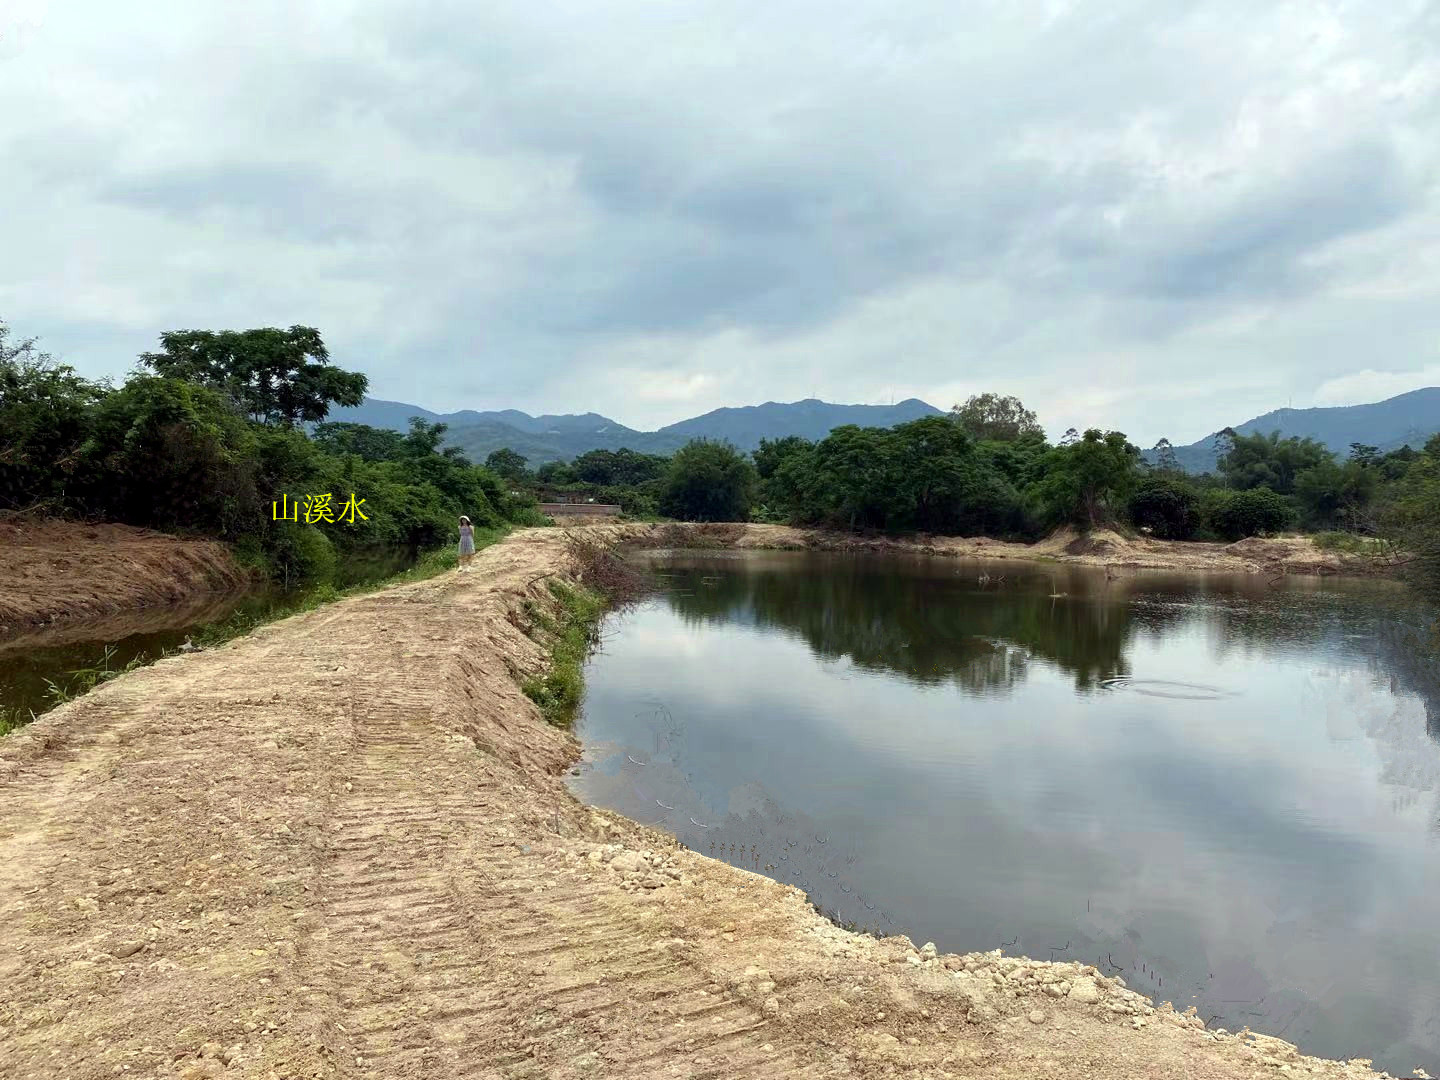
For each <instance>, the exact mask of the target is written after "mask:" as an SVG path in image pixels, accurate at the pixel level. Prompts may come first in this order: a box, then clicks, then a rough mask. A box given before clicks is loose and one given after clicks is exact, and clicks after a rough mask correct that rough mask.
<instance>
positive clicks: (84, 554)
mask: <svg viewBox="0 0 1440 1080" xmlns="http://www.w3.org/2000/svg"><path fill="white" fill-rule="evenodd" d="M248 581H249V577H248V575H247V574H246V572H245V571H244V570H242V569H241V568H240V567H239V566H238V565H236V563H235V560H234V559H233V558H232V557H231V555H230V552H229V550H227V549H226V547H225V545H223V544H220V543H216V542H214V541H210V540H182V539H180V538H178V537H174V536H167V535H166V534H165V533H158V532H151V531H150V530H148V529H135V528H131V527H130V526H128V525H88V524H85V523H83V522H68V521H53V520H42V521H32V520H29V519H20V518H16V519H10V520H0V641H3V640H6V639H8V638H10V637H12V636H19V635H21V634H23V633H25V632H26V631H27V630H33V629H35V628H36V627H42V626H64V625H66V624H74V623H81V622H89V621H92V620H101V619H104V618H106V617H109V616H115V615H119V614H122V613H129V612H136V611H140V610H142V609H153V608H157V607H162V606H166V605H175V604H193V603H196V602H198V601H201V600H202V599H203V598H204V597H206V596H207V595H213V594H215V593H221V592H229V591H234V590H236V589H239V588H243V587H244V586H245V585H246V584H247V583H248Z"/></svg>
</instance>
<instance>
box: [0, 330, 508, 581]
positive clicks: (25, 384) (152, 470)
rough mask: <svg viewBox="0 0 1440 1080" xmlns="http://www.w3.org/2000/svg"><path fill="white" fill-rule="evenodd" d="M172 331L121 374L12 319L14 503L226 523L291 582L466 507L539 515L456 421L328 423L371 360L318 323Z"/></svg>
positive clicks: (484, 516) (168, 523)
mask: <svg viewBox="0 0 1440 1080" xmlns="http://www.w3.org/2000/svg"><path fill="white" fill-rule="evenodd" d="M161 346H162V348H161V350H160V351H159V352H155V353H147V354H145V355H144V356H142V357H141V358H140V361H141V362H140V366H139V367H138V368H137V369H136V371H135V372H133V373H132V374H131V375H130V376H129V378H127V379H126V380H125V381H124V383H123V385H121V386H118V387H116V386H111V385H109V384H108V383H106V382H92V381H90V380H87V379H84V378H82V377H80V376H79V375H78V374H77V373H76V372H75V371H74V370H73V369H72V368H70V367H68V366H67V365H64V364H61V363H57V362H56V361H55V360H54V359H53V358H52V357H50V356H48V355H47V354H45V353H43V352H41V351H40V350H39V349H38V348H37V347H36V344H35V342H34V341H33V340H27V339H17V338H14V337H13V336H12V335H11V334H10V333H9V330H8V328H7V327H5V326H4V324H0V511H36V512H41V513H51V514H62V515H64V514H68V515H77V516H84V517H91V518H102V519H106V520H110V521H118V522H123V523H126V524H131V525H140V526H147V527H152V528H158V529H165V530H169V531H176V532H188V533H201V534H206V535H210V536H216V537H219V538H221V539H224V540H227V541H230V542H231V543H233V544H234V545H235V547H236V549H237V551H239V552H240V553H241V554H242V555H245V556H248V557H249V558H251V559H252V560H253V561H254V562H256V563H257V564H259V565H262V566H264V567H265V568H266V569H267V570H268V571H269V572H271V573H272V574H273V575H274V576H275V578H276V579H277V580H280V581H283V582H285V583H287V584H296V583H301V582H304V583H315V582H325V581H328V580H330V578H331V577H332V574H333V571H334V567H335V563H336V559H337V553H338V554H339V555H341V556H349V555H352V554H355V553H357V552H365V551H373V550H375V549H379V548H387V547H396V546H402V547H406V548H409V549H411V550H412V551H418V550H420V549H422V548H427V547H432V546H434V545H436V544H439V543H441V542H444V541H446V540H448V539H450V538H451V537H452V536H453V535H454V533H455V521H456V518H457V517H458V516H459V515H460V514H467V515H469V517H470V518H471V520H472V521H474V522H475V524H476V525H478V526H481V527H486V526H491V527H494V526H500V525H503V524H504V523H506V522H508V521H516V520H528V519H533V518H534V511H533V510H532V509H529V507H528V504H527V502H526V500H525V499H523V498H518V499H517V498H516V497H514V496H512V495H511V494H509V492H508V491H507V490H506V487H505V485H504V484H503V483H502V481H501V478H500V477H499V476H497V475H496V474H495V473H494V472H493V471H491V470H490V469H487V468H484V467H481V466H477V465H474V464H472V463H470V462H469V461H467V460H465V458H464V457H463V456H462V455H461V454H460V453H459V451H456V450H453V449H446V450H441V449H440V443H441V439H442V437H443V435H444V431H445V429H444V425H442V424H431V423H426V422H425V421H423V420H417V421H415V422H414V423H412V426H411V430H410V432H409V433H408V434H405V435H400V434H398V433H396V432H393V431H381V430H377V429H374V428H368V427H364V426H362V425H356V424H327V423H324V422H323V420H324V417H325V415H326V411H327V409H328V408H329V407H330V406H331V405H332V404H336V403H340V404H353V403H355V402H358V401H359V400H360V398H361V397H362V395H363V394H364V391H365V376H363V375H360V374H357V373H353V372H347V371H342V370H340V369H338V368H335V367H333V366H331V365H330V363H329V358H328V355H327V354H326V351H325V346H324V343H323V342H322V341H321V338H320V335H319V333H318V332H317V331H315V330H313V329H310V328H308V327H291V328H290V329H289V330H276V329H264V330H249V331H243V332H226V333H210V332H208V331H181V332H177V333H171V334H166V335H164V336H163V337H162V339H161ZM308 422H319V423H317V424H316V426H315V427H314V430H313V432H311V433H309V434H307V432H306V430H305V429H304V427H303V426H302V425H303V424H305V423H308ZM326 496H328V499H327V498H325V497H326ZM352 497H353V499H352Z"/></svg>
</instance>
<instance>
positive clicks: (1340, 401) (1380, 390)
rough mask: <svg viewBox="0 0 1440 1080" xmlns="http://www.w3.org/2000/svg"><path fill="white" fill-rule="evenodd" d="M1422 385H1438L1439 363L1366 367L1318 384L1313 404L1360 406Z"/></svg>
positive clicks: (1417, 388) (1439, 379)
mask: <svg viewBox="0 0 1440 1080" xmlns="http://www.w3.org/2000/svg"><path fill="white" fill-rule="evenodd" d="M1426 386H1440V364H1429V365H1427V366H1426V367H1423V368H1419V369H1417V370H1415V371H1376V370H1374V369H1373V368H1366V369H1365V370H1364V371H1356V372H1353V373H1352V374H1349V375H1341V376H1340V377H1339V378H1335V379H1327V380H1326V381H1325V382H1323V383H1321V384H1320V386H1319V387H1317V388H1316V390H1315V404H1316V405H1360V404H1363V403H1364V402H1367V401H1383V400H1384V399H1385V398H1391V397H1395V396H1396V395H1397V394H1404V393H1408V392H1409V391H1411V390H1419V389H1421V388H1422V387H1426Z"/></svg>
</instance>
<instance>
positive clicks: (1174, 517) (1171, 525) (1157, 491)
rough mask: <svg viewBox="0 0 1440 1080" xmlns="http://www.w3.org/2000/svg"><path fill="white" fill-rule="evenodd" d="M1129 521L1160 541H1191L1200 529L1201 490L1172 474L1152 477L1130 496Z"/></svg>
mask: <svg viewBox="0 0 1440 1080" xmlns="http://www.w3.org/2000/svg"><path fill="white" fill-rule="evenodd" d="M1129 509H1130V520H1131V522H1132V523H1133V524H1134V525H1135V526H1136V527H1137V528H1142V529H1148V530H1150V534H1151V535H1152V536H1157V537H1159V538H1160V539H1161V540H1193V539H1194V538H1195V534H1196V533H1198V532H1199V531H1200V524H1201V516H1200V493H1199V492H1198V491H1197V490H1196V489H1195V485H1193V484H1191V483H1188V482H1186V481H1185V480H1183V479H1180V478H1179V477H1175V476H1151V477H1147V478H1146V479H1145V480H1143V481H1141V483H1140V486H1139V487H1138V488H1136V489H1135V491H1134V492H1133V493H1132V494H1131V495H1130V507H1129Z"/></svg>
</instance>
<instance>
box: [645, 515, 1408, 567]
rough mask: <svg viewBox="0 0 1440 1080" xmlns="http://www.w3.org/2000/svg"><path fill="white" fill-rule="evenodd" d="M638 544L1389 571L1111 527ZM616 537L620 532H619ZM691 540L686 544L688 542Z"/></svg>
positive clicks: (802, 532)
mask: <svg viewBox="0 0 1440 1080" xmlns="http://www.w3.org/2000/svg"><path fill="white" fill-rule="evenodd" d="M617 529H624V530H632V531H631V532H628V533H626V534H624V535H628V536H630V537H631V538H632V541H633V542H642V543H644V542H655V543H659V544H670V545H675V546H679V545H681V544H684V543H687V542H690V543H694V542H695V541H696V540H699V541H700V542H702V543H703V542H709V543H710V544H711V545H712V546H716V547H733V548H779V549H796V550H811V551H882V552H883V551H890V552H899V553H904V552H911V553H917V554H930V555H951V556H956V557H965V558H977V559H1043V560H1050V561H1055V562H1067V563H1079V564H1083V565H1090V566H1112V567H1116V568H1118V569H1150V570H1185V571H1196V572H1210V573H1237V574H1266V575H1270V576H1282V575H1290V574H1295V575H1315V576H1329V575H1345V576H1356V577H1374V576H1377V575H1379V574H1383V573H1386V572H1387V569H1386V567H1384V566H1383V564H1381V563H1379V562H1377V561H1376V560H1372V559H1366V558H1364V557H1362V556H1358V555H1351V554H1346V553H1342V552H1333V551H1322V550H1321V549H1319V548H1317V547H1316V546H1315V544H1314V542H1313V541H1311V540H1310V538H1309V537H1305V536H1280V537H1269V538H1262V537H1251V538H1249V539H1246V540H1241V541H1239V542H1237V543H1234V544H1210V543H1200V542H1179V541H1171V540H1154V539H1151V538H1149V537H1144V536H1140V537H1135V538H1133V539H1132V538H1130V537H1126V536H1122V535H1121V534H1120V533H1117V532H1115V531H1113V530H1110V529H1097V530H1095V531H1094V532H1091V533H1089V534H1086V535H1082V534H1080V533H1078V532H1076V531H1075V530H1074V529H1068V528H1067V529H1061V530H1059V531H1057V532H1055V533H1054V534H1052V535H1051V536H1049V537H1047V538H1046V539H1044V540H1042V541H1040V542H1039V543H1035V544H1022V543H1013V542H1010V541H1005V540H989V539H986V538H984V537H960V536H924V535H921V536H913V537H888V536H865V535H861V534H856V533H846V532H834V531H830V530H825V529H797V528H792V527H790V526H787V525H755V524H746V525H738V524H737V525H643V526H642V525H630V526H618V527H617ZM617 535H619V534H617ZM687 538H688V541H687Z"/></svg>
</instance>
